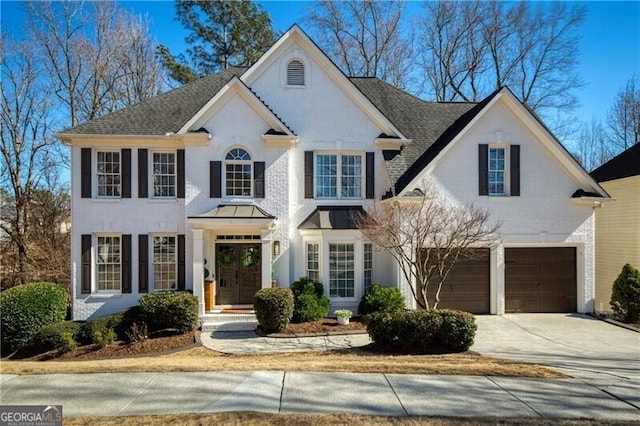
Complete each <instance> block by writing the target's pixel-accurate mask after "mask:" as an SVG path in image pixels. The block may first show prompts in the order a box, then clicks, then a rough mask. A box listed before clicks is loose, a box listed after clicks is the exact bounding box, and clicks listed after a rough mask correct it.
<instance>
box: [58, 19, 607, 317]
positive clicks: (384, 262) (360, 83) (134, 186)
mask: <svg viewBox="0 0 640 426" xmlns="http://www.w3.org/2000/svg"><path fill="white" fill-rule="evenodd" d="M56 136H57V137H58V138H59V139H60V140H62V141H63V142H64V143H66V144H68V145H70V146H71V159H72V174H71V176H72V200H73V202H72V223H73V228H72V232H73V238H72V254H71V258H72V273H71V276H72V289H73V294H72V298H73V315H74V319H87V318H89V317H92V316H98V315H102V314H108V313H112V312H116V311H119V310H122V309H124V308H126V307H128V306H133V305H136V304H137V302H138V299H139V297H140V296H141V295H142V294H144V293H147V292H151V291H154V290H164V289H177V290H181V289H186V290H192V291H193V293H194V294H195V295H196V296H197V297H198V299H199V300H200V314H201V315H205V311H206V310H212V309H214V308H219V307H221V306H228V305H231V306H237V305H247V304H251V303H252V300H253V295H254V294H255V292H256V291H257V290H258V289H260V288H265V287H270V286H271V285H272V281H276V282H277V285H278V286H288V285H289V284H290V283H291V282H293V281H295V280H296V279H297V278H299V277H301V276H309V277H312V278H314V279H316V280H318V281H319V282H322V283H323V284H324V287H325V292H326V294H327V295H328V297H329V299H330V301H331V306H332V310H335V309H338V308H341V307H347V308H351V309H354V310H355V309H356V308H357V305H358V302H359V301H360V298H361V297H362V296H363V294H364V293H365V291H366V290H367V289H368V288H369V287H370V286H371V285H372V284H373V283H380V284H385V285H393V286H398V287H400V288H401V290H402V291H403V293H404V294H405V295H406V298H407V304H408V306H415V304H414V302H413V300H412V298H411V292H410V291H409V290H408V287H407V286H408V285H410V283H407V282H404V280H403V278H402V274H401V272H400V271H399V269H398V266H397V265H396V264H395V262H394V261H393V259H392V258H391V256H389V255H388V254H386V253H384V252H381V251H379V250H377V249H376V247H375V246H373V245H372V244H371V243H370V242H368V241H366V240H364V239H363V238H362V236H361V234H360V232H359V231H358V229H357V226H356V224H355V221H354V217H355V214H356V212H359V211H362V210H365V211H366V210H368V209H370V208H371V207H372V205H373V203H374V202H375V201H376V200H381V199H382V198H388V197H404V196H410V194H411V193H412V191H413V190H414V189H415V188H416V186H417V185H419V182H421V181H422V180H423V179H424V178H425V177H427V178H429V180H430V181H431V182H434V184H435V185H437V187H438V188H439V190H441V191H443V193H445V194H447V196H448V197H451V199H452V200H453V201H455V202H459V203H467V202H473V203H475V204H477V205H480V206H483V207H486V208H488V209H489V210H490V211H491V215H492V218H493V219H494V220H495V221H498V222H501V223H502V225H501V228H500V242H499V244H497V245H496V246H494V247H487V248H486V249H479V250H482V251H483V256H481V257H480V258H478V259H476V260H474V261H473V262H466V263H462V264H460V265H458V266H456V270H455V271H454V273H453V275H452V278H451V280H450V281H449V282H448V283H447V286H446V288H445V289H444V290H443V295H442V298H443V300H442V303H441V306H450V307H456V308H462V309H467V310H470V311H472V312H476V313H493V314H502V313H504V312H512V311H526V312H575V311H578V312H585V311H592V310H593V299H594V266H593V256H594V212H593V209H594V207H596V206H597V205H599V204H600V203H601V202H602V201H603V200H606V199H607V198H608V195H607V193H606V192H605V191H604V190H603V189H602V188H601V187H600V186H598V184H597V183H596V182H595V181H594V180H593V179H592V178H591V177H590V176H589V175H588V174H587V173H586V172H585V171H584V170H583V169H582V168H581V167H580V166H579V165H578V164H577V163H576V161H575V160H574V159H573V158H572V156H571V155H570V154H569V153H568V152H567V151H566V150H565V149H564V148H563V147H562V145H561V144H560V143H559V142H558V141H557V140H556V139H555V138H554V136H553V135H552V134H551V133H550V132H549V131H548V130H547V128H546V127H545V126H544V125H543V124H542V123H541V122H540V121H539V120H538V119H537V118H536V117H535V116H534V115H533V114H532V113H531V112H530V111H529V110H528V109H527V108H525V107H524V106H523V105H522V104H521V103H520V102H519V101H518V100H517V99H516V98H515V97H514V95H513V94H512V93H511V92H510V91H509V90H508V89H506V88H505V89H502V90H498V91H496V92H495V93H494V94H492V95H491V96H489V97H488V98H487V99H485V100H483V101H482V102H480V103H431V102H425V101H422V100H420V99H418V98H415V97H413V96H411V95H409V94H407V93H405V92H403V91H401V90H399V89H396V88H394V87H392V86H390V85H389V84H387V83H385V82H383V81H381V80H378V79H375V78H349V77H347V76H345V75H344V74H343V73H342V72H341V71H340V70H339V69H338V68H337V67H336V66H335V65H334V64H333V63H332V62H331V61H330V60H329V59H328V58H327V56H326V55H325V54H324V53H323V52H322V51H321V50H320V49H319V48H318V46H317V45H316V44H314V43H313V42H312V41H311V40H310V39H309V38H308V36H307V35H306V34H305V33H304V32H303V31H302V30H301V29H300V28H299V27H297V26H293V27H292V28H291V29H290V30H289V31H287V32H286V33H284V34H283V35H282V37H281V38H280V39H279V40H278V41H277V42H276V43H275V44H274V45H273V46H272V47H271V48H270V49H269V50H268V51H267V52H266V53H265V54H264V55H263V56H262V57H261V59H260V60H259V61H258V62H256V63H255V64H254V65H253V66H251V67H250V68H248V69H229V70H226V71H224V72H221V73H219V74H216V75H211V76H207V77H203V78H201V79H199V80H197V81H195V82H193V83H191V84H187V85H185V86H183V87H180V88H178V89H175V90H173V91H170V92H168V93H165V94H162V95H159V96H157V97H155V98H152V99H150V100H148V101H145V102H142V103H139V104H137V105H133V106H130V107H128V108H125V109H123V110H120V111H117V112H115V113H112V114H109V115H106V116H104V117H101V118H98V119H95V120H92V121H90V122H87V123H84V124H81V125H79V126H76V127H73V128H70V129H67V130H65V131H63V132H60V133H58V134H57V135H56ZM209 281H211V282H212V284H208V282H209ZM208 285H211V286H212V290H214V294H215V299H214V302H213V303H214V305H211V304H207V303H205V289H206V288H208Z"/></svg>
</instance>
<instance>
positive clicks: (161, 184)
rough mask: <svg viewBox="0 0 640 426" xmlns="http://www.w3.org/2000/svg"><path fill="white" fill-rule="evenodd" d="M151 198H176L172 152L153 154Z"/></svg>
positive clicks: (174, 158) (174, 165)
mask: <svg viewBox="0 0 640 426" xmlns="http://www.w3.org/2000/svg"><path fill="white" fill-rule="evenodd" d="M152 170H153V196H154V197H156V198H173V197H175V196H176V154H175V153H174V152H154V153H153V165H152Z"/></svg>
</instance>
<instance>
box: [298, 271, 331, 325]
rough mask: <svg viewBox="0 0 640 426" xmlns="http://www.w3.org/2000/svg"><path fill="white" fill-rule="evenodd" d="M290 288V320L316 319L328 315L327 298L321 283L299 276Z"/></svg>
mask: <svg viewBox="0 0 640 426" xmlns="http://www.w3.org/2000/svg"><path fill="white" fill-rule="evenodd" d="M290 288H291V291H292V292H293V318H292V319H291V321H292V322H307V321H317V320H319V319H320V318H324V317H326V316H327V315H329V299H327V296H325V294H324V287H323V286H322V284H321V283H318V282H315V281H313V280H312V279H311V278H307V277H301V278H300V279H299V280H298V281H296V282H294V283H293V284H291V287H290Z"/></svg>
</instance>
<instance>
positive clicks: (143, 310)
mask: <svg viewBox="0 0 640 426" xmlns="http://www.w3.org/2000/svg"><path fill="white" fill-rule="evenodd" d="M140 318H141V320H142V321H144V322H145V323H146V324H147V325H148V327H149V330H150V331H157V330H163V329H166V328H174V329H177V330H178V331H179V332H180V333H188V332H190V331H192V330H195V329H196V328H197V327H198V299H197V298H196V297H195V296H194V295H193V294H191V293H189V292H187V291H154V292H153V293H148V294H145V295H144V296H142V297H141V298H140Z"/></svg>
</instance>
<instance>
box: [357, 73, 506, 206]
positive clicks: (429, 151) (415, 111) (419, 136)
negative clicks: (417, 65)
mask: <svg viewBox="0 0 640 426" xmlns="http://www.w3.org/2000/svg"><path fill="white" fill-rule="evenodd" d="M351 81H352V82H353V83H354V84H355V85H356V87H357V88H358V89H359V90H360V91H361V92H362V93H363V94H364V95H365V96H366V97H367V98H369V100H370V101H371V102H372V103H373V104H374V105H375V106H376V107H377V108H378V109H379V110H380V112H382V113H383V114H384V115H385V116H386V117H387V118H388V119H389V120H390V121H391V122H392V123H393V124H394V125H395V126H396V127H397V128H398V130H400V131H401V132H402V134H403V135H404V136H406V137H407V138H409V139H412V142H411V143H410V144H408V145H407V146H406V147H405V148H404V149H403V150H402V151H391V150H385V151H383V156H384V159H385V164H386V168H387V171H388V173H389V179H390V180H391V184H392V185H393V192H394V195H395V194H398V193H399V192H400V191H401V190H402V189H404V187H405V186H406V185H408V184H409V183H410V182H411V180H413V179H414V178H415V177H416V176H417V175H418V174H419V173H420V172H421V171H422V170H423V169H424V167H425V166H426V165H427V164H429V162H430V161H431V160H433V158H435V156H436V155H437V154H438V153H439V152H440V151H441V150H442V149H443V148H444V147H445V146H446V145H447V144H448V143H449V142H451V140H452V139H453V138H454V137H455V136H456V135H457V134H458V133H459V132H460V131H461V130H462V129H463V128H464V127H465V126H466V125H467V124H468V123H469V122H470V121H471V120H472V119H473V117H475V116H476V115H477V114H478V113H479V112H480V111H481V110H482V109H483V108H484V107H485V106H486V104H487V103H489V101H490V100H491V99H492V98H493V97H494V96H495V95H496V94H497V93H498V91H496V92H494V93H493V94H491V95H490V96H488V97H487V98H486V99H484V100H483V101H482V102H480V103H476V102H426V101H423V100H422V99H419V98H417V97H415V96H412V95H410V94H408V93H406V92H403V91H402V90H400V89H398V88H396V87H393V86H391V85H390V84H388V83H386V82H384V81H382V80H380V79H377V78H370V77H369V78H367V77H355V78H353V77H352V78H351Z"/></svg>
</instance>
